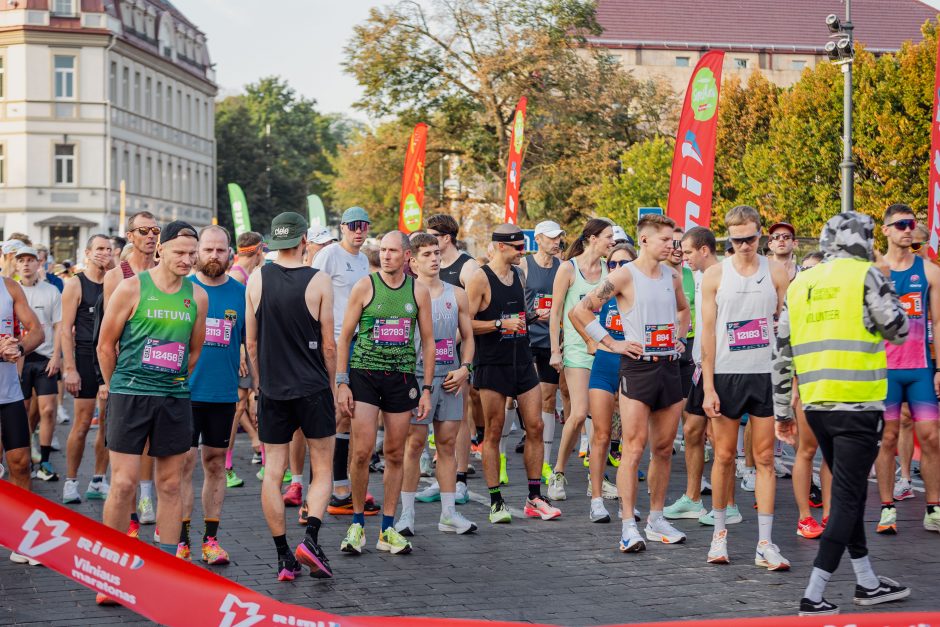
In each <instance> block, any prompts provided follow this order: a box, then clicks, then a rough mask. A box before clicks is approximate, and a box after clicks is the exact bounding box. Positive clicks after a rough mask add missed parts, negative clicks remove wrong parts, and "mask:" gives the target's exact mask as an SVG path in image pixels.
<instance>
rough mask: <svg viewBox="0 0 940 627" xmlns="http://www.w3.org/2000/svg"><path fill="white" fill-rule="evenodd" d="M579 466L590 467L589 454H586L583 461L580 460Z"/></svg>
mask: <svg viewBox="0 0 940 627" xmlns="http://www.w3.org/2000/svg"><path fill="white" fill-rule="evenodd" d="M581 465H582V466H584V467H585V468H590V467H591V453H590V452H588V454H587V455H585V456H584V459H582V460H581Z"/></svg>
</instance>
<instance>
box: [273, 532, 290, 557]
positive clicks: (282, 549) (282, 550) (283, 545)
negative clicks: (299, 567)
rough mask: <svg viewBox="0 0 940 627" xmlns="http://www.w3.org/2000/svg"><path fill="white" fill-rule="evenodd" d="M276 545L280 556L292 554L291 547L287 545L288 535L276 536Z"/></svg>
mask: <svg viewBox="0 0 940 627" xmlns="http://www.w3.org/2000/svg"><path fill="white" fill-rule="evenodd" d="M274 546H275V547H277V556H278V557H283V556H285V555H290V547H288V546H287V535H280V536H274Z"/></svg>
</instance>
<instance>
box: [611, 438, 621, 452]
mask: <svg viewBox="0 0 940 627" xmlns="http://www.w3.org/2000/svg"><path fill="white" fill-rule="evenodd" d="M610 452H611V453H619V452H620V440H611V441H610Z"/></svg>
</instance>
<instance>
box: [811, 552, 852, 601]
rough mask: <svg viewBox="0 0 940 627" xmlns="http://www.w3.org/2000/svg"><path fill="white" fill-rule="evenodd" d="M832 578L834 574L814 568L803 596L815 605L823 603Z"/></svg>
mask: <svg viewBox="0 0 940 627" xmlns="http://www.w3.org/2000/svg"><path fill="white" fill-rule="evenodd" d="M853 561H854V560H853ZM831 577H832V573H827V572H826V571H824V570H823V569H822V568H815V567H814V568H813V572H812V573H810V576H809V585H808V586H806V591H805V592H804V593H803V596H804V597H806V598H807V599H809V600H810V601H812V602H813V603H819V602H820V601H822V599H823V594H824V593H825V592H826V584H828V583H829V579H830V578H831Z"/></svg>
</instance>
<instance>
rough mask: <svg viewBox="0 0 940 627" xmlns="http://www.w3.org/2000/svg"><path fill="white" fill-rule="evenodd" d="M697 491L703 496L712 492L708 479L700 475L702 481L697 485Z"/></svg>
mask: <svg viewBox="0 0 940 627" xmlns="http://www.w3.org/2000/svg"><path fill="white" fill-rule="evenodd" d="M699 492H701V493H702V494H703V495H704V496H709V495H710V494H711V493H712V484H711V483H709V481H708V479H706V478H705V477H702V483H701V484H700V485H699Z"/></svg>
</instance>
